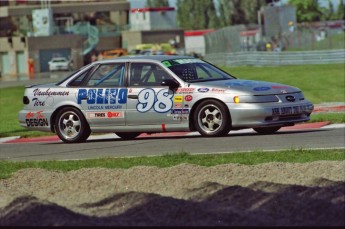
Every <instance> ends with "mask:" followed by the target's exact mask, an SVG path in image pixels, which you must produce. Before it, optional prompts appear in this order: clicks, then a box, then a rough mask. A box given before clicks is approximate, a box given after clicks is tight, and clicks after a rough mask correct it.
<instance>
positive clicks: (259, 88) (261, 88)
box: [253, 87, 271, 91]
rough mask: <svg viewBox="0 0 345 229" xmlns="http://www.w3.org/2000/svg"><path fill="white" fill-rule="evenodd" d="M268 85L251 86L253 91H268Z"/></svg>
mask: <svg viewBox="0 0 345 229" xmlns="http://www.w3.org/2000/svg"><path fill="white" fill-rule="evenodd" d="M270 89H271V88H270V87H255V88H253V90H254V91H268V90H270Z"/></svg>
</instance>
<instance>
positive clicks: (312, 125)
mask: <svg viewBox="0 0 345 229" xmlns="http://www.w3.org/2000/svg"><path fill="white" fill-rule="evenodd" d="M329 124H330V122H328V121H327V122H315V123H304V124H297V125H295V126H288V127H283V128H282V129H281V130H308V129H319V128H322V127H324V126H327V125H329ZM250 132H254V131H253V130H251V129H245V130H241V131H236V133H250ZM198 135H200V134H199V133H197V132H168V133H155V134H141V135H140V136H139V137H138V138H151V137H152V138H155V137H169V136H176V137H178V136H198ZM116 138H119V137H117V136H116V135H115V134H112V133H110V134H103V135H91V136H90V137H89V139H88V140H101V139H104V140H106V139H116ZM60 141H61V140H60V139H59V137H58V136H56V135H54V136H44V137H35V138H20V137H19V136H14V137H8V138H0V144H1V143H30V142H32V143H34V142H37V143H40V142H60Z"/></svg>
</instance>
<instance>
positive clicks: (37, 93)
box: [33, 88, 69, 97]
mask: <svg viewBox="0 0 345 229" xmlns="http://www.w3.org/2000/svg"><path fill="white" fill-rule="evenodd" d="M33 92H34V96H35V97H36V96H68V95H69V91H51V90H50V88H48V89H47V90H45V91H41V90H40V89H39V88H36V89H35V90H34V91H33Z"/></svg>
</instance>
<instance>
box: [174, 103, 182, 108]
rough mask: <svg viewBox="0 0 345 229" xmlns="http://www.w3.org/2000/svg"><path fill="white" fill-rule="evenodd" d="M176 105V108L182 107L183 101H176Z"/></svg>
mask: <svg viewBox="0 0 345 229" xmlns="http://www.w3.org/2000/svg"><path fill="white" fill-rule="evenodd" d="M174 107H175V108H182V103H175V104H174Z"/></svg>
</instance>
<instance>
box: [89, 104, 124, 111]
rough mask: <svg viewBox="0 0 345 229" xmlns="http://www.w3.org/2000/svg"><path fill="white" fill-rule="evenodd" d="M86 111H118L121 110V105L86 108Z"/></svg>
mask: <svg viewBox="0 0 345 229" xmlns="http://www.w3.org/2000/svg"><path fill="white" fill-rule="evenodd" d="M87 109H88V110H118V109H122V105H107V106H88V107H87Z"/></svg>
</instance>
